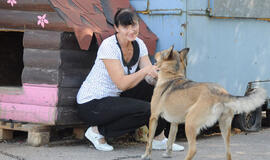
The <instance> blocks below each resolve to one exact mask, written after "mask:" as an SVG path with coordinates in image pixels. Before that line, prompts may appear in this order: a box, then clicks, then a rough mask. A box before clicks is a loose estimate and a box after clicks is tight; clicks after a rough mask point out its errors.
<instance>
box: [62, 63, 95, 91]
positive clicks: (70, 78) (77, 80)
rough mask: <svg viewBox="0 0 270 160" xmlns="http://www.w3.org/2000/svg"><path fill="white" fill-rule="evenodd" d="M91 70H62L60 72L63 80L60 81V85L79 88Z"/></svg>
mask: <svg viewBox="0 0 270 160" xmlns="http://www.w3.org/2000/svg"><path fill="white" fill-rule="evenodd" d="M89 71H90V68H88V69H82V68H74V69H71V68H70V69H68V70H60V71H59V72H60V79H61V82H60V83H59V87H67V88H79V87H80V86H81V85H82V83H83V81H84V80H85V78H86V76H87V75H88V73H89Z"/></svg>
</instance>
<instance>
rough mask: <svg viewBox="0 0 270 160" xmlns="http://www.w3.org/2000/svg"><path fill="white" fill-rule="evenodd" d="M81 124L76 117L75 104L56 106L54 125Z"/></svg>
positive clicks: (76, 109) (76, 108)
mask: <svg viewBox="0 0 270 160" xmlns="http://www.w3.org/2000/svg"><path fill="white" fill-rule="evenodd" d="M72 124H83V122H82V121H81V120H80V119H79V117H78V107H77V106H66V107H57V120H56V125H72Z"/></svg>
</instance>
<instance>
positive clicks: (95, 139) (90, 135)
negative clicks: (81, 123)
mask: <svg viewBox="0 0 270 160" xmlns="http://www.w3.org/2000/svg"><path fill="white" fill-rule="evenodd" d="M84 135H85V137H86V138H87V139H88V140H89V141H90V142H92V143H93V145H94V146H95V148H96V149H97V150H100V151H112V150H113V146H111V145H109V144H107V143H99V139H101V138H104V136H102V135H100V134H97V133H95V132H93V130H92V127H89V128H88V129H87V131H86V132H85V134H84Z"/></svg>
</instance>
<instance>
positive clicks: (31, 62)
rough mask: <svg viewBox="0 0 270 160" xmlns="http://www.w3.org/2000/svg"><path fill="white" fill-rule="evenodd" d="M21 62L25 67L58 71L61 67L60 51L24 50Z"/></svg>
mask: <svg viewBox="0 0 270 160" xmlns="http://www.w3.org/2000/svg"><path fill="white" fill-rule="evenodd" d="M23 61H24V66H25V67H30V68H31V67H33V68H43V69H54V70H58V68H59V67H60V65H61V59H60V51H59V50H45V49H30V48H25V49H24V54H23Z"/></svg>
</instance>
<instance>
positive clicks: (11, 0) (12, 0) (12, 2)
mask: <svg viewBox="0 0 270 160" xmlns="http://www.w3.org/2000/svg"><path fill="white" fill-rule="evenodd" d="M7 3H9V4H10V5H11V6H12V7H13V5H14V4H17V2H16V0H8V1H7Z"/></svg>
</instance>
